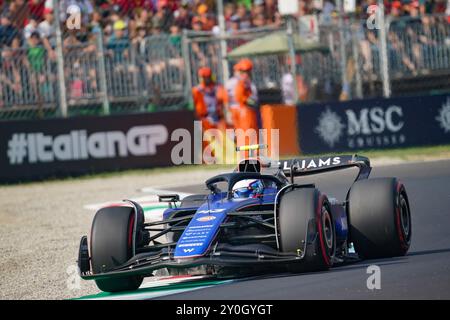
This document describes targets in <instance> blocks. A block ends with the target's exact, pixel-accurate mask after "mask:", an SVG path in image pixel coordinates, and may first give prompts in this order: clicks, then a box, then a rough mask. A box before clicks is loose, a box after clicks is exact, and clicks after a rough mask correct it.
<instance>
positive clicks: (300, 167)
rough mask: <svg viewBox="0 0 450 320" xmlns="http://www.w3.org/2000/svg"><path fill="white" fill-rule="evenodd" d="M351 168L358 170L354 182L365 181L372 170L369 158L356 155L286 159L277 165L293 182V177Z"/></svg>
mask: <svg viewBox="0 0 450 320" xmlns="http://www.w3.org/2000/svg"><path fill="white" fill-rule="evenodd" d="M351 167H357V168H359V173H358V176H357V177H356V179H355V181H357V180H361V179H367V178H368V177H369V175H370V171H371V170H372V167H371V166H370V160H369V158H367V157H363V156H358V155H356V154H355V155H342V156H328V157H326V156H325V157H314V158H299V159H288V160H281V161H280V164H279V168H280V169H281V170H282V171H283V173H284V174H285V175H286V176H288V177H291V180H293V178H294V177H299V176H306V175H311V174H318V173H323V172H328V171H335V170H341V169H347V168H351Z"/></svg>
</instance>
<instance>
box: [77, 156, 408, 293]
mask: <svg viewBox="0 0 450 320" xmlns="http://www.w3.org/2000/svg"><path fill="white" fill-rule="evenodd" d="M350 167H357V168H358V169H359V171H358V175H357V177H356V179H355V181H354V183H353V184H352V185H351V187H350V189H349V190H348V193H347V196H346V199H343V200H342V201H338V200H336V199H332V198H328V197H327V196H326V195H325V194H323V193H321V192H320V191H319V190H318V189H317V188H316V186H315V185H314V184H302V183H301V180H302V179H301V178H302V177H303V176H306V175H311V174H317V173H322V172H326V171H333V170H339V169H345V168H350ZM370 172H371V167H370V162H369V159H368V158H366V157H361V156H356V155H350V156H333V157H319V158H302V159H291V160H285V161H280V162H277V163H276V164H274V163H273V162H271V161H265V160H262V159H258V158H254V159H252V158H251V159H245V160H243V161H241V162H240V163H239V165H238V168H236V170H235V171H234V172H231V173H226V174H221V175H218V176H215V177H212V178H210V179H208V180H207V181H206V187H207V189H208V190H209V193H208V194H206V195H192V196H188V197H185V198H184V199H182V200H181V201H180V199H179V196H178V195H176V194H171V195H162V196H159V197H160V201H166V202H169V208H168V209H167V210H165V212H164V214H163V219H162V220H161V221H151V222H146V221H144V212H143V209H142V208H141V207H140V205H139V204H138V203H136V202H133V201H130V200H126V201H125V202H124V205H121V206H110V207H105V208H102V209H100V210H99V211H98V212H97V213H96V215H95V217H94V220H93V223H92V228H91V234H90V238H89V239H88V238H87V237H86V236H84V237H82V239H81V243H80V249H79V257H78V266H79V268H80V273H81V277H82V278H83V279H91V280H95V281H96V283H97V286H98V287H99V289H100V290H103V291H107V292H117V291H125V290H134V289H137V288H138V287H139V286H140V284H141V283H142V280H143V278H144V277H147V276H152V275H153V273H154V272H155V271H156V270H158V269H164V268H166V269H167V271H168V272H169V273H171V274H179V273H180V272H182V273H185V274H199V273H201V274H212V275H217V276H219V277H236V276H243V275H250V274H252V275H254V274H261V273H267V272H270V273H274V272H286V271H290V272H305V271H319V270H327V269H329V268H330V267H332V266H333V265H336V264H341V263H345V262H349V261H351V260H353V261H354V259H364V258H381V257H393V256H401V255H404V254H406V252H407V251H408V249H409V246H410V242H411V215H410V207H409V203H408V196H407V194H406V190H405V187H404V186H403V184H402V183H401V182H399V181H398V180H397V179H396V178H376V179H368V178H369V174H370ZM294 177H297V178H298V179H296V180H298V181H296V182H294Z"/></svg>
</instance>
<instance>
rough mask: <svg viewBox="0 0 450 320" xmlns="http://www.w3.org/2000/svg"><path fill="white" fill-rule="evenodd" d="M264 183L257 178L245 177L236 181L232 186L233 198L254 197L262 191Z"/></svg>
mask: <svg viewBox="0 0 450 320" xmlns="http://www.w3.org/2000/svg"><path fill="white" fill-rule="evenodd" d="M263 189H264V185H263V183H262V181H261V180H259V179H245V180H241V181H238V182H236V183H235V184H234V186H233V197H234V198H254V197H255V196H256V195H258V194H261V193H262V192H263Z"/></svg>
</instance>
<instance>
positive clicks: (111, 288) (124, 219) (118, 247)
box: [90, 206, 144, 292]
mask: <svg viewBox="0 0 450 320" xmlns="http://www.w3.org/2000/svg"><path fill="white" fill-rule="evenodd" d="M136 216H138V217H137V219H138V223H137V225H138V230H140V229H139V228H140V225H141V223H143V219H144V218H143V216H142V217H141V216H140V214H139V213H138V214H135V212H134V209H133V208H132V207H128V206H123V207H108V208H103V209H100V210H99V211H98V212H97V213H96V214H95V217H94V221H93V222H92V229H91V243H90V245H91V264H92V271H93V273H94V275H95V274H101V273H106V272H108V271H111V270H113V269H114V268H116V267H118V266H120V265H122V264H123V263H125V262H126V261H128V260H129V259H130V258H131V257H132V256H133V250H132V246H133V236H134V235H133V230H134V225H135V221H134V219H136ZM142 280H143V277H142V276H130V277H121V278H111V279H99V280H95V282H96V284H97V287H98V288H99V289H100V290H102V291H106V292H119V291H129V290H136V289H138V288H139V286H140V285H141V283H142Z"/></svg>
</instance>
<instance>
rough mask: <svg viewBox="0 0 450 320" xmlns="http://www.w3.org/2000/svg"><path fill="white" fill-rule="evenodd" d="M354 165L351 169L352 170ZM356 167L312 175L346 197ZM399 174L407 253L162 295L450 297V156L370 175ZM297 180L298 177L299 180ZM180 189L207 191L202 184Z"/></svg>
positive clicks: (335, 194)
mask: <svg viewBox="0 0 450 320" xmlns="http://www.w3.org/2000/svg"><path fill="white" fill-rule="evenodd" d="M350 171H351V170H350ZM353 175H354V172H348V171H347V172H339V173H326V174H322V175H320V176H316V177H308V178H307V179H305V180H303V181H305V182H315V183H316V185H317V186H318V187H319V189H320V190H321V191H322V192H324V193H326V194H327V195H328V196H329V197H336V198H338V199H342V198H344V197H345V194H346V192H347V189H348V186H349V183H351V179H352V176H353ZM390 176H395V177H398V178H399V179H400V180H401V181H402V182H403V183H404V184H405V187H406V190H407V192H408V196H409V201H410V206H411V213H412V228H413V230H412V232H413V234H412V244H411V248H410V250H409V253H408V254H407V255H406V256H404V257H398V258H391V259H379V260H366V261H361V262H357V263H354V264H351V265H346V266H340V267H335V268H333V269H331V270H330V271H327V272H317V273H307V274H299V275H296V274H273V275H266V276H260V277H255V278H251V279H247V280H243V281H237V282H233V283H229V284H224V285H218V286H214V287H209V288H204V289H199V290H196V291H191V292H187V293H180V294H174V295H168V296H164V297H161V298H159V299H180V300H185V299H194V300H195V299H199V300H211V299H220V300H228V299H246V300H248V299H264V300H266V299H267V300H273V299H275V300H276V299H450V160H444V161H435V162H426V163H409V164H402V165H392V166H384V167H376V168H374V169H373V171H372V174H371V177H390ZM297 181H298V180H297ZM176 191H184V192H192V193H205V188H204V186H203V185H195V186H188V187H183V188H177V189H176ZM369 265H377V266H379V267H380V269H381V289H379V290H378V289H374V290H369V289H368V288H367V279H368V277H369V274H368V273H367V267H368V266H369Z"/></svg>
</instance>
